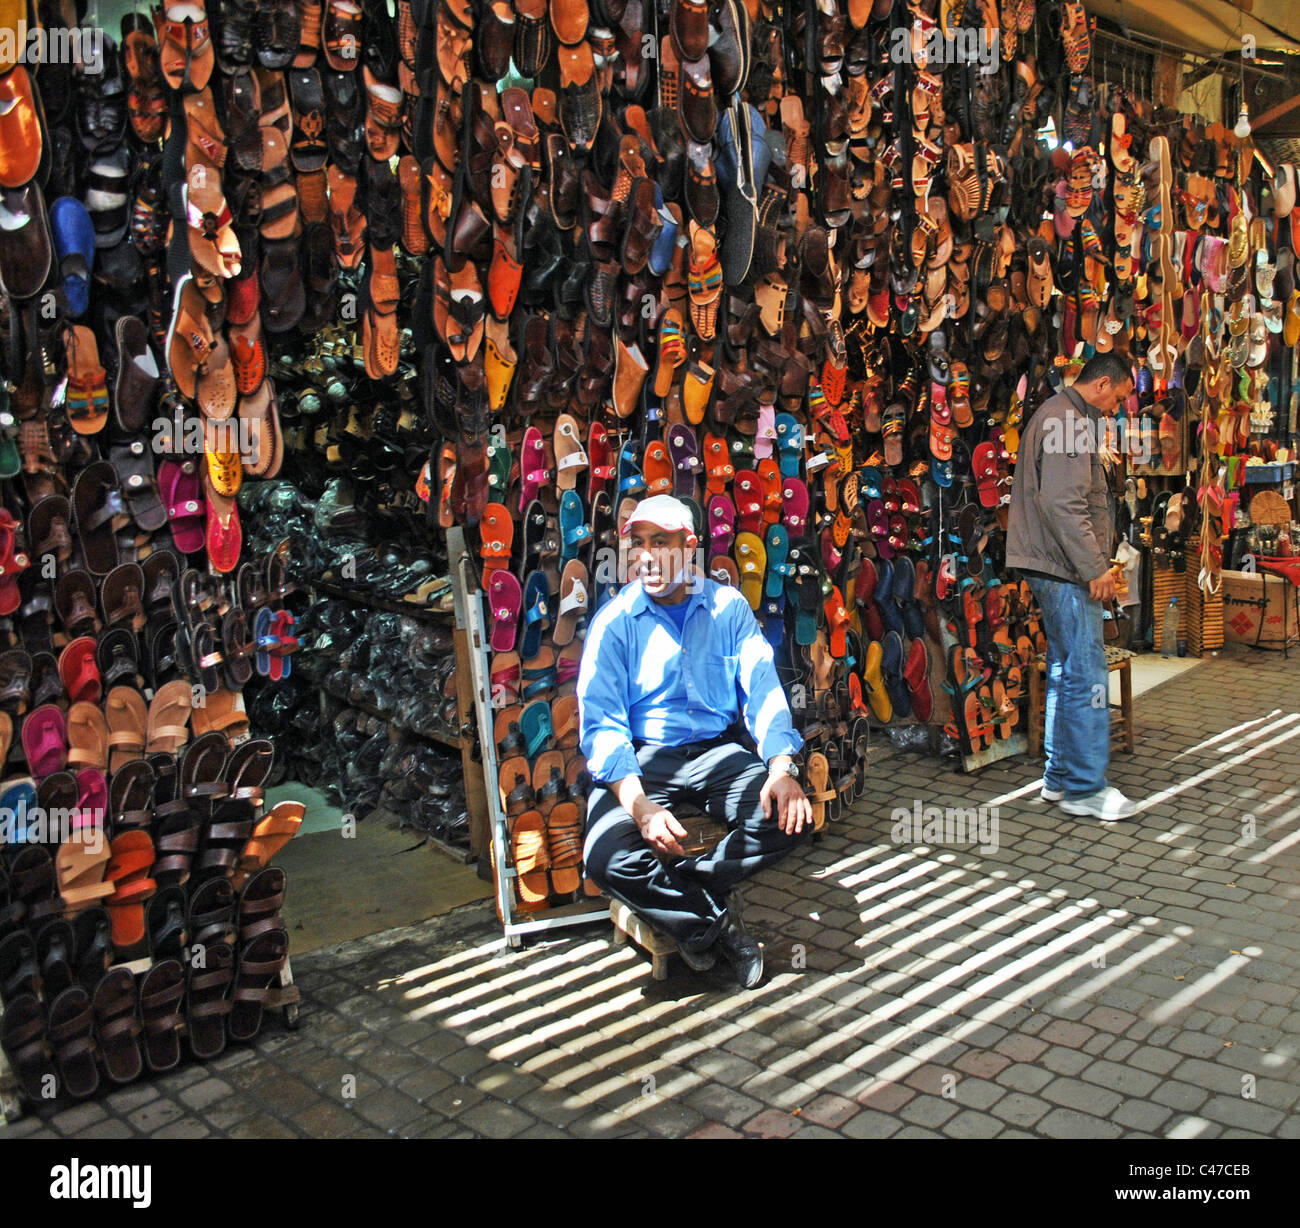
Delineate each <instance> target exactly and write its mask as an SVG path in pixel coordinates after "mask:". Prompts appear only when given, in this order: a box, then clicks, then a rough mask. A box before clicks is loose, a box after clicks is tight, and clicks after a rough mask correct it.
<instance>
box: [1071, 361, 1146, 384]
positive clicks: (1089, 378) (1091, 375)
mask: <svg viewBox="0 0 1300 1228" xmlns="http://www.w3.org/2000/svg"><path fill="white" fill-rule="evenodd" d="M1132 378H1133V368H1132V367H1130V366H1129V365H1128V363H1126V362H1125V361H1124V360H1123V359H1122V358H1121V357H1120V356H1119V355H1118V354H1094V355H1093V356H1092V357H1091V358H1089V359H1088V361H1087V362H1085V363H1084V364H1083V370H1082V371H1080V372H1079V374H1078V375H1077V376H1076V377H1075V382H1076V383H1079V384H1091V383H1092V382H1093V381H1094V380H1099V379H1108V380H1110V382H1111V383H1112V384H1122V383H1124V382H1125V381H1126V380H1131V379H1132Z"/></svg>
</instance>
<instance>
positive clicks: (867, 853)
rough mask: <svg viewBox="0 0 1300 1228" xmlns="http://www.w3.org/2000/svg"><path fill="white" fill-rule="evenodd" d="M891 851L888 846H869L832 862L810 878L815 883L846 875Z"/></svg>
mask: <svg viewBox="0 0 1300 1228" xmlns="http://www.w3.org/2000/svg"><path fill="white" fill-rule="evenodd" d="M888 851H889V846H887V845H883V844H880V845H869V846H868V847H866V848H864V849H859V850H858V851H857V852H856V853H851V854H850V855H849V856H847V857H843V858H841V859H840V860H839V861H835V862H832V863H831V864H830V865H828V866H822V867H821V869H819V870H816V871H814V872H813V873H812V874H810V875H809V878H810V879H811V881H813V882H814V883H818V882H824V881H825V880H826V879H828V878H834V877H835V876H836V875H837V874H844V873H846V872H847V871H849V870H851V869H852V868H853V867H854V866H860V865H862V864H863V863H864V862H868V861H871V860H873V859H874V858H876V857H880V856H883V855H884V854H885V853H887V852H888Z"/></svg>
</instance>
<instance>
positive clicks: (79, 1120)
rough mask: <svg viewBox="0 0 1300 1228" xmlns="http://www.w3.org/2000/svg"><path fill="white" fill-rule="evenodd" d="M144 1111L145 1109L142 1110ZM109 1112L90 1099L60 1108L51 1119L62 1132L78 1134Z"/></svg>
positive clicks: (102, 1118)
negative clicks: (69, 1106)
mask: <svg viewBox="0 0 1300 1228" xmlns="http://www.w3.org/2000/svg"><path fill="white" fill-rule="evenodd" d="M140 1111H143V1110H140ZM107 1116H108V1114H107V1113H106V1112H105V1111H104V1107H103V1105H101V1104H97V1103H96V1102H95V1101H93V1100H88V1101H86V1102H85V1103H84V1104H77V1105H73V1106H72V1107H71V1108H67V1109H60V1110H59V1111H58V1112H57V1113H55V1114H54V1116H53V1118H52V1119H51V1120H50V1125H52V1126H53V1127H54V1128H55V1129H56V1130H57V1131H58V1132H59V1133H60V1134H64V1135H70V1134H76V1133H78V1132H79V1131H81V1130H84V1129H85V1128H86V1127H87V1126H93V1125H95V1124H96V1123H97V1122H101V1121H103V1120H104V1118H106V1117H107ZM176 1116H177V1117H179V1116H180V1110H179V1109H178V1110H177V1111H176ZM162 1124H163V1122H162V1121H157V1122H155V1123H154V1126H153V1127H152V1128H156V1127H157V1126H160V1125H162Z"/></svg>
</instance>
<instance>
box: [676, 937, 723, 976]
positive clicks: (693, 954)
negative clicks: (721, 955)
mask: <svg viewBox="0 0 1300 1228" xmlns="http://www.w3.org/2000/svg"><path fill="white" fill-rule="evenodd" d="M716 949H717V944H716V943H711V944H710V945H709V946H707V947H704V948H702V949H701V948H698V947H695V948H692V947H688V946H687V945H686V943H684V942H679V943H678V944H677V953H678V954H679V955H680V956H681V957H682V963H684V964H685V965H686V966H687V967H688V968H689V969H690V970H691V971H692V972H708V970H709V969H710V968H712V967H713V965H714V964H715V963H716V962H717V956H716V955H715V954H714V952H715V951H716Z"/></svg>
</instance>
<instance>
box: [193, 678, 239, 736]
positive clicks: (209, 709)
mask: <svg viewBox="0 0 1300 1228" xmlns="http://www.w3.org/2000/svg"><path fill="white" fill-rule="evenodd" d="M190 728H191V730H192V731H193V733H194V736H195V737H196V738H197V737H202V736H203V735H204V734H206V733H214V732H215V733H220V734H223V735H224V736H225V737H226V738H228V739H229V740H230V741H232V742H233V741H236V740H237V739H238V738H240V737H242V736H243V735H244V734H246V733H247V732H248V713H247V712H246V711H245V710H244V706H243V701H242V698H241V696H240V694H239V693H238V692H237V691H227V690H212V691H208V692H207V693H206V694H205V695H204V697H203V703H202V704H201V705H199V706H198V707H196V708H194V710H193V712H192V713H191V715H190Z"/></svg>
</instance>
